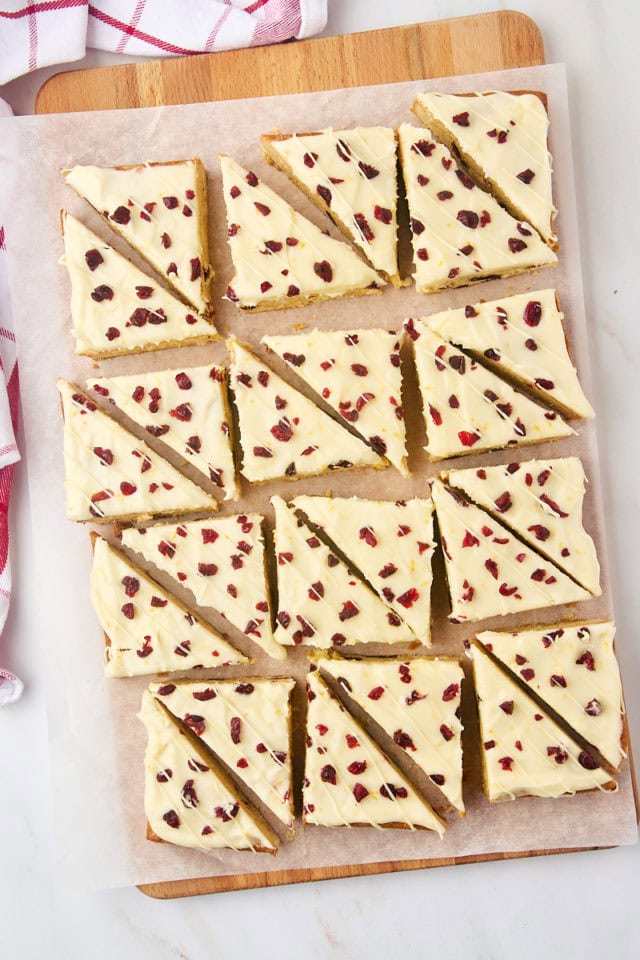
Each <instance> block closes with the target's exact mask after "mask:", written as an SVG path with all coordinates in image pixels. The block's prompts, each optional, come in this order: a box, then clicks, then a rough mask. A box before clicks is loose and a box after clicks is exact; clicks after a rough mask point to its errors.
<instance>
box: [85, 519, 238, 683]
mask: <svg viewBox="0 0 640 960" xmlns="http://www.w3.org/2000/svg"><path fill="white" fill-rule="evenodd" d="M91 602H92V604H93V608H94V610H95V612H96V615H97V617H98V620H99V622H100V626H101V627H102V629H103V630H104V632H105V634H106V635H107V637H108V638H109V641H110V644H109V645H108V646H107V647H106V649H105V673H106V674H107V676H109V677H133V676H138V675H140V674H145V673H158V672H161V671H165V670H190V669H192V668H194V667H200V666H202V667H221V666H223V665H224V664H227V663H246V662H247V658H246V657H245V656H243V654H241V653H240V652H239V651H238V650H236V649H235V647H232V646H231V644H229V643H228V642H227V641H226V640H225V639H224V638H223V637H221V636H220V634H219V633H218V632H217V631H216V630H214V629H213V627H211V626H210V625H209V624H208V623H205V622H204V621H203V620H201V619H200V618H199V617H197V616H196V615H195V613H193V612H191V611H189V610H186V609H184V608H183V607H182V606H181V605H179V604H178V603H176V601H175V600H174V598H173V597H172V596H171V594H169V593H167V592H166V591H165V590H163V589H162V587H161V586H160V585H159V584H157V583H155V582H154V581H153V580H151V579H149V577H146V576H145V575H144V574H143V573H142V572H141V571H140V570H138V569H137V568H136V567H132V566H131V564H130V563H129V562H128V561H127V560H126V559H125V557H123V555H122V554H121V553H119V552H118V551H117V550H114V549H113V547H111V546H110V545H109V544H108V543H107V542H106V540H103V539H102V538H101V537H99V538H98V539H97V540H96V541H95V543H94V547H93V565H92V568H91Z"/></svg>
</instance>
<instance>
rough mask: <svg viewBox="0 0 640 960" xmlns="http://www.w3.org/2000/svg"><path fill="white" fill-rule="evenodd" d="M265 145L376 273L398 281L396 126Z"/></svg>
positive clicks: (268, 139) (269, 140) (266, 140)
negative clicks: (353, 244)
mask: <svg viewBox="0 0 640 960" xmlns="http://www.w3.org/2000/svg"><path fill="white" fill-rule="evenodd" d="M262 144H263V147H264V150H265V153H266V155H267V159H269V160H270V161H272V162H273V163H275V164H276V165H277V166H279V167H280V168H281V169H282V170H284V172H285V173H287V174H289V176H291V177H293V178H294V179H295V180H296V181H298V185H299V186H301V187H302V188H303V189H304V190H305V192H306V193H307V194H308V195H309V197H310V199H311V200H313V202H314V203H315V204H317V205H318V206H319V207H320V208H321V209H322V210H324V211H325V212H327V213H328V212H331V213H332V214H334V215H335V216H336V218H337V219H338V220H339V221H340V223H339V225H340V226H342V228H343V229H345V232H346V233H347V236H348V237H350V239H352V240H353V241H354V243H356V244H357V245H358V246H359V247H360V249H361V250H362V252H363V253H364V255H365V256H366V257H367V259H368V260H369V262H370V263H371V264H372V265H373V266H374V267H375V268H376V270H380V271H382V272H383V273H384V274H385V276H386V277H387V278H388V279H389V278H395V279H396V280H399V277H398V252H397V246H398V238H397V232H398V225H397V220H396V204H397V196H398V185H397V175H396V168H397V159H396V138H395V132H394V131H393V130H392V129H391V128H389V127H355V128H354V129H352V130H323V131H321V132H320V133H304V134H295V133H294V134H291V135H283V136H263V137H262Z"/></svg>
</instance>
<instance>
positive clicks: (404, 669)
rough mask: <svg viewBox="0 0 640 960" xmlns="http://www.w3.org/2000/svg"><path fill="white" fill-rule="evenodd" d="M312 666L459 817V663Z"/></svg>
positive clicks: (339, 661)
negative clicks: (361, 712) (404, 755)
mask: <svg viewBox="0 0 640 960" xmlns="http://www.w3.org/2000/svg"><path fill="white" fill-rule="evenodd" d="M316 663H317V665H318V669H319V670H321V671H324V672H325V673H328V674H329V675H330V676H331V677H333V678H334V680H336V681H338V683H340V684H341V686H342V687H343V688H344V690H345V691H346V693H347V694H348V696H349V697H350V698H351V699H353V700H354V701H355V702H356V703H357V704H358V706H359V707H360V708H361V709H362V710H364V711H365V712H366V713H367V714H369V715H370V716H371V717H372V718H373V719H374V720H375V721H376V723H378V724H379V725H380V726H381V727H382V729H383V730H384V731H385V733H386V734H387V735H388V736H389V737H391V738H392V739H393V740H394V741H395V742H396V743H397V744H398V746H400V747H402V748H403V749H404V750H406V752H407V754H408V756H409V757H411V759H412V760H413V762H414V763H416V764H417V765H418V766H419V767H420V769H421V770H422V771H423V772H424V773H426V775H427V776H428V777H430V778H431V780H432V782H433V783H435V784H436V786H438V787H440V789H441V790H442V792H443V794H444V795H445V796H446V797H447V799H448V800H449V802H450V803H451V804H453V806H454V807H456V808H457V809H458V810H459V811H460V812H461V813H463V812H464V803H463V800H462V739H461V737H462V723H461V722H460V689H461V685H462V681H463V678H464V674H463V671H462V667H461V666H460V661H459V660H456V659H453V658H449V657H444V658H437V657H435V658H427V657H415V658H413V659H411V660H398V659H395V658H394V659H384V660H382V659H373V658H372V659H367V660H346V659H343V658H342V657H340V658H338V657H327V658H322V659H318V660H317V661H316Z"/></svg>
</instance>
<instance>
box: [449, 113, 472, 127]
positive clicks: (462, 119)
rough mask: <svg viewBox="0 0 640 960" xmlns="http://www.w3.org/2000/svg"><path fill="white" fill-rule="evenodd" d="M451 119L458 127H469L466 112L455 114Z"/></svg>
mask: <svg viewBox="0 0 640 960" xmlns="http://www.w3.org/2000/svg"><path fill="white" fill-rule="evenodd" d="M451 119H452V120H453V122H454V123H457V124H458V126H459V127H468V126H469V113H468V112H467V111H466V110H465V111H464V113H456V114H455V116H453V117H452V118H451Z"/></svg>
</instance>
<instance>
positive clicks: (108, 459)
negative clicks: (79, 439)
mask: <svg viewBox="0 0 640 960" xmlns="http://www.w3.org/2000/svg"><path fill="white" fill-rule="evenodd" d="M93 452H94V453H95V455H96V457H97V458H98V460H100V461H101V463H104V464H106V465H107V466H111V464H112V463H113V453H112V451H111V450H109V449H108V448H105V447H94V448H93Z"/></svg>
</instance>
